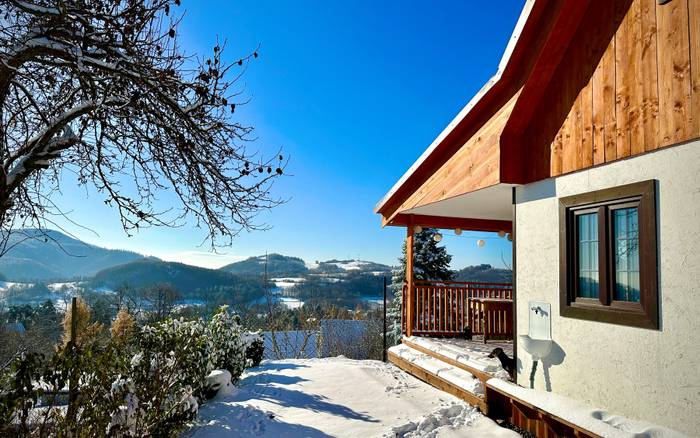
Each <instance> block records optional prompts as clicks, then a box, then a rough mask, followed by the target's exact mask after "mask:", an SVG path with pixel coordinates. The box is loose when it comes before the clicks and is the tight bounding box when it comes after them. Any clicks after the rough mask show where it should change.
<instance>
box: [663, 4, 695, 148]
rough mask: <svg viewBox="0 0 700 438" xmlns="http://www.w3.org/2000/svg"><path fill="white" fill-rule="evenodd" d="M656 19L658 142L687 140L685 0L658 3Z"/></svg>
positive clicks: (687, 83) (687, 66) (687, 74)
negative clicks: (663, 3)
mask: <svg viewBox="0 0 700 438" xmlns="http://www.w3.org/2000/svg"><path fill="white" fill-rule="evenodd" d="M656 19H657V26H658V29H659V30H658V32H659V34H658V39H657V48H658V55H657V62H658V72H659V136H660V138H659V140H660V146H668V145H671V144H674V143H678V142H681V141H683V140H687V139H688V137H689V135H688V134H689V131H690V126H689V123H688V122H689V120H690V111H691V108H690V105H691V103H690V36H689V22H688V1H687V0H673V1H671V2H669V3H667V4H665V5H657V6H656ZM694 44H698V42H697V41H695V42H694Z"/></svg>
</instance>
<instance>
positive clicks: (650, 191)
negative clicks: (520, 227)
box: [559, 180, 659, 329]
mask: <svg viewBox="0 0 700 438" xmlns="http://www.w3.org/2000/svg"><path fill="white" fill-rule="evenodd" d="M629 207H636V208H637V211H638V244H639V283H640V291H639V297H640V300H639V302H630V301H615V300H613V297H614V281H615V265H614V260H613V256H612V251H613V242H614V235H613V233H614V231H613V226H612V220H613V216H612V214H613V213H612V212H613V211H614V210H616V209H620V208H629ZM596 211H597V214H598V276H599V277H598V278H599V286H598V296H599V298H598V299H595V298H581V297H578V296H577V295H578V294H577V292H578V287H579V286H578V264H577V257H578V246H577V244H576V242H577V240H578V237H577V233H578V231H577V229H578V227H577V226H576V222H575V220H576V216H577V215H579V214H582V213H594V212H596ZM559 224H560V230H559V236H560V245H559V247H560V257H559V260H560V263H559V280H560V291H559V310H560V314H561V316H564V317H570V318H577V319H585V320H590V321H598V322H606V323H612V324H620V325H628V326H633V327H642V328H649V329H658V328H659V314H658V309H659V294H658V262H657V260H658V257H657V246H656V182H655V181H654V180H649V181H642V182H638V183H633V184H626V185H623V186H618V187H613V188H609V189H604V190H598V191H595V192H589V193H583V194H580V195H574V196H568V197H565V198H561V199H560V200H559Z"/></svg>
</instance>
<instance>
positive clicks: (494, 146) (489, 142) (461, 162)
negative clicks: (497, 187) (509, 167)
mask: <svg viewBox="0 0 700 438" xmlns="http://www.w3.org/2000/svg"><path fill="white" fill-rule="evenodd" d="M518 95H519V91H518V92H516V93H515V94H514V95H513V96H512V97H511V98H510V99H509V100H507V101H506V103H505V104H504V105H503V106H502V107H500V108H499V110H498V111H497V112H496V113H495V114H493V116H491V118H490V119H489V120H488V121H487V122H486V123H484V124H483V125H482V126H481V128H479V130H478V131H476V133H474V134H473V135H472V136H471V137H470V138H469V139H468V140H467V141H466V142H465V143H464V145H463V146H462V147H461V148H459V150H458V151H457V152H456V153H455V154H454V155H452V156H451V157H450V158H449V159H448V160H447V162H445V164H443V165H442V166H441V167H440V169H438V170H437V171H436V172H435V173H433V174H432V175H431V176H430V178H428V180H427V181H425V182H424V183H423V184H422V185H421V186H420V188H419V189H418V190H416V191H415V192H413V193H412V194H411V196H409V197H408V199H406V201H404V203H403V204H401V206H400V207H399V208H398V209H397V211H398V212H402V211H406V210H409V209H411V208H415V207H420V206H423V205H427V204H431V203H433V202H437V201H442V200H444V199H447V198H451V197H454V196H457V195H460V194H462V193H467V192H473V191H475V190H479V189H482V188H485V187H489V186H492V185H494V184H498V183H499V182H500V172H499V170H500V138H501V131H502V130H503V127H504V126H505V124H506V122H507V121H508V118H509V117H510V114H511V111H512V109H513V105H514V104H515V101H516V100H517V98H518Z"/></svg>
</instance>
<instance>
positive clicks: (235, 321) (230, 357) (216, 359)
mask: <svg viewBox="0 0 700 438" xmlns="http://www.w3.org/2000/svg"><path fill="white" fill-rule="evenodd" d="M207 332H208V339H209V342H210V343H211V345H210V354H211V356H210V365H211V367H212V369H214V368H220V369H225V370H228V372H230V373H231V381H232V382H233V383H235V382H237V381H238V379H239V377H240V376H241V374H242V373H243V370H244V369H245V367H246V354H245V353H246V344H245V342H244V338H243V333H242V330H241V326H240V319H239V318H238V316H237V315H235V314H232V313H229V311H228V306H221V307H220V308H219V310H218V311H217V312H216V313H215V314H214V316H212V318H211V320H210V321H209V324H208V325H207ZM209 371H211V369H210V370H209Z"/></svg>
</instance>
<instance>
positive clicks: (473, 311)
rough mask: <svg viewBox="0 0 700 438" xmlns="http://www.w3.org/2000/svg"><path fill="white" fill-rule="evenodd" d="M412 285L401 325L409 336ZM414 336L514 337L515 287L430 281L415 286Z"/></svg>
mask: <svg viewBox="0 0 700 438" xmlns="http://www.w3.org/2000/svg"><path fill="white" fill-rule="evenodd" d="M407 292H408V285H406V284H404V288H403V300H402V301H403V306H402V315H401V317H402V318H401V324H402V329H403V332H404V333H406V324H407V323H408V321H406V304H408V303H407V301H406V300H407V299H408V298H407V297H408V293H407ZM412 295H413V297H414V302H413V305H414V309H415V311H414V315H415V317H414V320H413V321H412V323H413V325H412V329H413V330H412V333H413V334H414V335H432V336H462V335H464V333H465V329H466V328H467V327H470V328H471V333H472V334H473V335H484V340H486V339H488V338H506V339H507V338H511V337H512V335H513V326H512V315H513V304H512V301H513V286H512V284H510V283H476V282H450V281H440V282H428V281H416V282H415V283H414V286H413V294H412Z"/></svg>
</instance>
